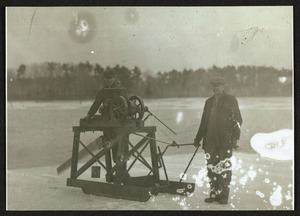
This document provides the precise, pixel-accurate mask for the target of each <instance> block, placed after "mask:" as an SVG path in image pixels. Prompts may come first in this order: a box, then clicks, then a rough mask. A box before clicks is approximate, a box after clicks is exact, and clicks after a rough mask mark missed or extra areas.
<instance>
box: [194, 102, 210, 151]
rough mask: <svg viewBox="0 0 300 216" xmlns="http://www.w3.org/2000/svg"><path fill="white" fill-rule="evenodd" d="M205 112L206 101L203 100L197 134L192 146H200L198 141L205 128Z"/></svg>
mask: <svg viewBox="0 0 300 216" xmlns="http://www.w3.org/2000/svg"><path fill="white" fill-rule="evenodd" d="M206 113H207V101H206V102H205V105H204V110H203V113H202V117H201V122H200V126H199V129H198V132H197V135H196V137H195V139H194V146H196V147H197V146H200V142H201V140H202V139H203V137H204V130H205V124H206V123H205V118H206Z"/></svg>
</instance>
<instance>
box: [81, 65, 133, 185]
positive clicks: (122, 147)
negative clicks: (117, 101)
mask: <svg viewBox="0 0 300 216" xmlns="http://www.w3.org/2000/svg"><path fill="white" fill-rule="evenodd" d="M103 78H104V79H103V80H104V88H102V89H100V91H99V92H98V94H97V96H96V98H95V100H94V102H93V104H92V106H91V107H90V109H89V111H88V113H87V115H86V116H85V117H84V119H86V120H88V119H91V118H92V117H93V116H94V115H95V114H96V112H97V111H98V110H99V108H100V106H101V105H102V104H103V111H102V113H101V115H106V116H108V115H109V114H108V112H109V111H108V104H104V103H105V102H106V101H105V100H104V90H105V88H119V85H118V83H117V82H116V77H115V73H114V71H105V72H104V74H103ZM117 136H118V134H117V131H116V130H114V128H106V129H103V139H104V140H105V142H106V141H112V140H113V139H115V138H116V137H117ZM128 139H129V137H128V136H123V137H122V138H121V140H120V141H119V142H118V144H117V145H115V146H114V147H113V148H112V156H113V161H114V162H115V163H117V164H118V160H120V158H122V156H124V154H125V153H127V152H128ZM108 154H110V152H109V153H108ZM123 176H128V173H127V171H126V163H124V164H123V165H121V167H119V165H118V169H117V171H116V175H115V178H114V177H113V176H112V175H111V174H110V173H107V175H106V181H108V182H112V181H115V182H117V183H120V182H119V181H120V179H121V178H122V177H123Z"/></svg>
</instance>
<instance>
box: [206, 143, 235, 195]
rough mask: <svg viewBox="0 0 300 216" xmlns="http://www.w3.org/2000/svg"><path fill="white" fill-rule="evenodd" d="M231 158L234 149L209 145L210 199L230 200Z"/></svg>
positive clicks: (207, 155)
mask: <svg viewBox="0 0 300 216" xmlns="http://www.w3.org/2000/svg"><path fill="white" fill-rule="evenodd" d="M231 156H232V149H224V148H221V147H219V146H217V145H209V143H208V145H207V148H206V149H205V158H206V161H207V164H206V167H207V176H208V178H209V183H210V189H211V192H210V197H213V198H219V199H227V200H228V197H229V190H230V188H229V187H230V181H231V175H232V172H231V168H232V164H231V161H230V158H231Z"/></svg>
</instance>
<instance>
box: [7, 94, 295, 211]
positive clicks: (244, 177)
mask: <svg viewBox="0 0 300 216" xmlns="http://www.w3.org/2000/svg"><path fill="white" fill-rule="evenodd" d="M237 99H238V102H239V105H240V109H241V114H242V117H243V121H244V123H243V125H242V133H241V139H240V141H239V142H238V145H239V148H238V149H237V150H236V151H235V152H234V154H233V157H232V162H233V177H232V181H231V191H230V200H229V204H228V205H219V204H216V203H212V204H207V203H205V202H204V198H206V197H207V196H208V193H209V188H208V187H207V186H208V185H207V184H208V182H207V179H206V174H205V172H206V171H205V156H204V153H203V151H202V150H200V149H199V151H198V153H197V154H196V156H195V158H194V160H193V162H192V164H191V166H190V168H189V170H188V172H187V175H186V179H185V180H184V181H187V182H194V183H196V189H195V192H194V193H193V194H190V195H189V196H188V197H183V196H177V195H170V194H161V193H160V194H158V195H157V196H152V197H151V198H150V200H149V201H148V202H146V203H143V204H142V205H141V203H139V202H134V201H128V200H116V199H112V198H106V197H99V196H93V195H87V194H84V193H83V192H82V191H81V190H80V189H78V188H74V187H67V186H66V179H67V178H68V177H69V174H70V171H69V170H67V171H65V172H64V173H63V174H61V175H59V176H58V175H57V173H56V168H57V167H58V166H59V165H60V164H62V163H63V162H64V161H66V160H67V159H68V158H70V157H71V154H72V141H73V132H72V126H76V125H78V124H79V119H80V118H82V117H83V116H85V114H86V113H87V111H88V109H89V106H90V105H91V103H92V101H83V102H81V103H80V102H79V101H54V102H27V101H26V102H8V103H7V144H6V146H7V178H6V180H7V209H8V210H292V209H293V208H294V206H293V202H294V186H293V185H294V182H293V172H294V171H293V167H294V164H293V156H294V152H293V148H294V141H293V109H292V108H293V104H292V98H287V97H280V98H279V97H274V98H237ZM204 102H205V98H170V99H151V100H147V99H146V100H144V103H145V105H146V106H148V107H149V109H150V111H151V112H152V113H154V114H155V115H156V116H157V117H159V118H160V119H161V120H162V121H163V122H165V123H166V124H167V125H168V126H170V127H171V128H172V129H173V130H174V131H176V132H177V135H174V134H172V133H170V132H169V131H168V130H167V129H166V128H165V127H164V126H163V125H161V124H160V123H159V122H158V121H157V120H155V119H154V118H151V117H150V118H149V119H148V120H147V122H146V124H147V125H155V126H157V133H156V138H157V139H158V140H163V141H165V142H170V143H171V142H172V141H173V140H175V141H176V142H177V143H190V142H192V141H193V139H194V137H195V134H196V132H197V130H198V127H199V123H200V119H201V115H202V109H203V106H204ZM99 135H100V134H99V133H96V132H95V133H91V134H88V133H86V134H85V135H84V137H83V138H82V139H83V142H84V143H89V142H91V141H93V140H94V139H95V138H96V137H97V136H99ZM271 138H272V139H271ZM159 145H160V146H161V148H164V147H165V146H164V144H159ZM194 150H195V148H194V147H193V146H191V147H180V148H179V149H178V148H170V149H168V151H167V152H166V154H165V155H164V160H165V163H166V166H167V171H168V175H169V178H170V179H172V180H174V181H176V180H179V179H180V174H182V173H183V171H184V169H185V168H186V166H187V164H188V162H189V160H190V158H191V156H192V154H193V152H194ZM145 156H146V158H148V159H149V154H148V155H147V154H146V155H145ZM137 165H138V164H137ZM101 172H103V173H104V172H105V170H103V169H102V170H101ZM135 172H136V173H137V174H138V173H139V172H143V167H140V168H139V167H137V170H135ZM160 174H161V178H162V179H164V173H163V170H162V169H161V173H160ZM85 175H86V176H87V177H88V176H90V173H85ZM102 177H103V176H102Z"/></svg>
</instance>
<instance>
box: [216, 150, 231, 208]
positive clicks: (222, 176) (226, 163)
mask: <svg viewBox="0 0 300 216" xmlns="http://www.w3.org/2000/svg"><path fill="white" fill-rule="evenodd" d="M219 156H220V159H221V160H220V162H219V164H218V167H219V175H218V188H219V191H218V192H219V193H218V194H219V201H218V202H220V203H221V204H227V203H228V197H229V191H230V181H231V176H232V164H231V161H230V158H231V156H232V150H226V151H223V150H222V151H220V152H219Z"/></svg>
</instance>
